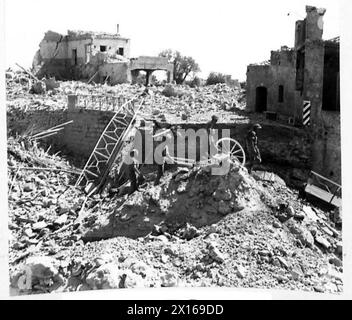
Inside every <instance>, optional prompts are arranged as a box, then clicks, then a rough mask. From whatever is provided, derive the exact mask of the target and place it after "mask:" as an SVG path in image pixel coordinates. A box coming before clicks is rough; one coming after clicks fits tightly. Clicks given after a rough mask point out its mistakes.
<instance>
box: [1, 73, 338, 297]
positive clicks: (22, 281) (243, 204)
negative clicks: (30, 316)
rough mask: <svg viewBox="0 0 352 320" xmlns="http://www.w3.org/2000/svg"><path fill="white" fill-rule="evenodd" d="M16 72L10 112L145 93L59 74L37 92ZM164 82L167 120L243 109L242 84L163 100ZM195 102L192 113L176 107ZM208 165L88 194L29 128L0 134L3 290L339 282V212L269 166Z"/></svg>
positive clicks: (327, 288) (332, 288) (157, 93)
mask: <svg viewBox="0 0 352 320" xmlns="http://www.w3.org/2000/svg"><path fill="white" fill-rule="evenodd" d="M22 77H23V78H26V79H27V80H28V77H27V76H25V75H24V74H23V73H20V74H16V73H11V75H8V76H7V85H8V105H7V111H8V115H14V114H15V112H17V111H18V110H22V109H23V108H27V110H29V109H31V108H63V107H65V106H66V100H65V99H66V96H65V94H66V93H68V91H69V90H71V91H70V92H76V90H82V91H85V92H90V93H91V92H95V93H96V92H99V93H104V92H107V91H114V92H115V90H116V92H117V91H118V92H123V93H124V94H125V95H129V96H131V97H132V96H133V95H134V94H136V93H141V92H142V91H143V88H141V87H139V86H130V85H121V86H116V87H108V86H91V85H86V84H83V83H74V82H66V83H64V82H62V83H60V87H59V88H56V89H54V91H53V90H51V91H49V92H47V93H44V94H40V95H35V94H30V93H28V89H30V86H28V82H25V81H22V80H21V78H22ZM26 86H27V87H26ZM163 90H165V88H162V87H156V88H154V89H153V93H154V99H155V101H156V103H155V105H156V107H155V108H154V113H155V114H156V111H155V110H157V109H158V108H160V110H162V112H163V114H165V117H166V118H168V117H169V116H170V117H172V116H175V117H177V118H178V117H181V118H182V113H185V114H186V115H185V116H183V118H184V119H186V117H187V119H194V120H195V121H197V120H198V121H201V122H203V121H204V119H208V118H209V112H210V111H211V112H216V113H217V114H219V115H221V116H222V117H238V118H240V117H241V116H240V114H242V112H243V111H242V110H241V109H243V103H244V102H243V101H242V102H241V99H242V98H241V97H242V95H241V92H238V91H236V90H234V89H231V88H227V87H226V86H223V85H217V86H213V87H204V88H199V89H191V88H188V87H182V88H179V87H178V90H182V92H188V94H187V95H186V94H184V95H183V96H179V97H177V96H176V97H170V98H167V97H165V95H164V94H162V93H161V92H162V91H163ZM217 91H220V93H217ZM164 93H165V92H164ZM186 96H187V98H186ZM224 97H225V98H226V99H225V98H224ZM158 99H159V100H158ZM212 99H213V100H212ZM198 100H201V101H202V102H200V101H199V106H196V107H194V105H193V108H195V109H196V110H197V111H194V110H195V109H192V108H189V111H188V112H187V110H188V109H187V110H186V111H185V109H186V107H187V105H189V103H191V104H192V103H193V104H197V103H198V102H197V101H198ZM224 100H226V101H225V102H224ZM157 101H164V102H163V103H165V102H167V109H166V108H165V105H164V106H163V107H162V104H158V102H157ZM200 104H201V105H200ZM179 105H181V106H182V108H183V109H182V108H181V107H180V108H179ZM227 105H229V106H228V107H227ZM224 109H228V110H227V111H226V110H224ZM165 110H167V112H165ZM201 111H204V112H201ZM145 112H147V113H149V114H150V115H153V110H149V111H148V110H146V111H145ZM202 117H204V119H203V118H202ZM184 121H185V120H184ZM209 170H210V168H209V167H204V168H193V169H185V168H182V169H181V168H177V167H173V168H170V169H169V170H168V171H167V173H166V174H165V176H164V177H163V178H162V179H161V183H160V184H159V185H156V186H155V185H154V181H153V180H154V178H155V170H154V169H153V168H145V175H146V177H147V182H146V183H145V184H144V185H143V186H142V187H141V188H140V190H139V191H136V192H135V193H134V194H132V195H131V196H124V197H117V196H116V195H114V194H110V195H104V196H103V195H96V196H94V197H92V198H89V199H87V198H86V195H85V194H84V193H83V192H82V191H81V190H79V189H77V188H75V187H74V183H75V181H76V179H77V177H78V173H79V168H75V167H73V166H72V165H71V163H70V161H69V160H68V159H65V157H64V156H61V155H53V154H51V153H50V151H47V150H46V149H43V148H42V147H41V146H39V145H38V144H37V143H35V142H33V141H30V140H29V139H27V138H26V137H9V140H8V188H9V229H10V238H9V247H10V250H9V261H10V278H11V292H12V294H33V293H43V292H62V291H76V290H90V289H107V288H134V287H160V286H162V287H175V286H190V287H193V286H205V287H209V286H230V287H247V288H275V289H289V290H305V291H316V292H333V293H338V292H342V290H343V286H342V271H343V270H342V244H341V231H340V230H341V221H339V217H338V212H329V211H324V210H323V209H321V208H318V207H315V206H314V205H312V204H310V203H308V202H306V201H305V200H304V199H302V198H300V197H299V194H298V191H296V190H291V189H290V188H288V187H287V186H286V184H285V182H284V181H283V180H281V179H280V178H279V177H278V176H276V175H274V174H271V173H265V172H258V171H257V172H253V173H252V174H251V175H250V174H248V172H247V170H246V169H245V168H242V167H237V166H232V167H231V170H230V172H229V173H228V174H227V175H225V176H213V175H211V173H210V172H209Z"/></svg>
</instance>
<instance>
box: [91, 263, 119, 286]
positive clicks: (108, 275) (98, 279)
mask: <svg viewBox="0 0 352 320" xmlns="http://www.w3.org/2000/svg"><path fill="white" fill-rule="evenodd" d="M121 276H122V275H121V272H120V270H119V268H118V266H117V265H115V264H112V263H109V264H105V265H103V266H101V267H99V268H98V269H96V270H95V271H93V272H91V273H90V274H89V275H88V277H87V279H86V283H87V285H88V286H89V288H90V289H93V290H97V289H117V288H119V287H120V282H121V280H122V279H121Z"/></svg>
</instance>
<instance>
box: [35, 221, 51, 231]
mask: <svg viewBox="0 0 352 320" xmlns="http://www.w3.org/2000/svg"><path fill="white" fill-rule="evenodd" d="M47 226H48V224H47V223H46V222H45V221H40V222H36V223H34V224H33V225H32V230H34V231H40V230H42V229H44V228H46V227H47Z"/></svg>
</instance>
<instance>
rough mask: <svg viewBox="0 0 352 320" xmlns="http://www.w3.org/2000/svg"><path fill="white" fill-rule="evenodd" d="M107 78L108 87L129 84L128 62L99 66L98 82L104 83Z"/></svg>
mask: <svg viewBox="0 0 352 320" xmlns="http://www.w3.org/2000/svg"><path fill="white" fill-rule="evenodd" d="M107 76H109V79H108V83H109V84H110V85H116V84H120V83H126V82H131V72H130V70H129V64H128V62H121V63H105V64H103V65H101V66H99V79H100V81H104V79H106V77H107Z"/></svg>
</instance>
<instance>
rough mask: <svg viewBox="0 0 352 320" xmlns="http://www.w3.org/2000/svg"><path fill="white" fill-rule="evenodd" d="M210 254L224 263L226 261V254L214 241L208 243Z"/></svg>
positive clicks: (217, 260)
mask: <svg viewBox="0 0 352 320" xmlns="http://www.w3.org/2000/svg"><path fill="white" fill-rule="evenodd" d="M208 250H209V256H210V257H211V258H212V259H213V260H215V261H216V262H219V263H223V262H224V261H225V256H224V255H223V254H222V253H221V252H220V250H219V249H218V248H217V246H216V245H215V244H214V243H210V244H209V245H208Z"/></svg>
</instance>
